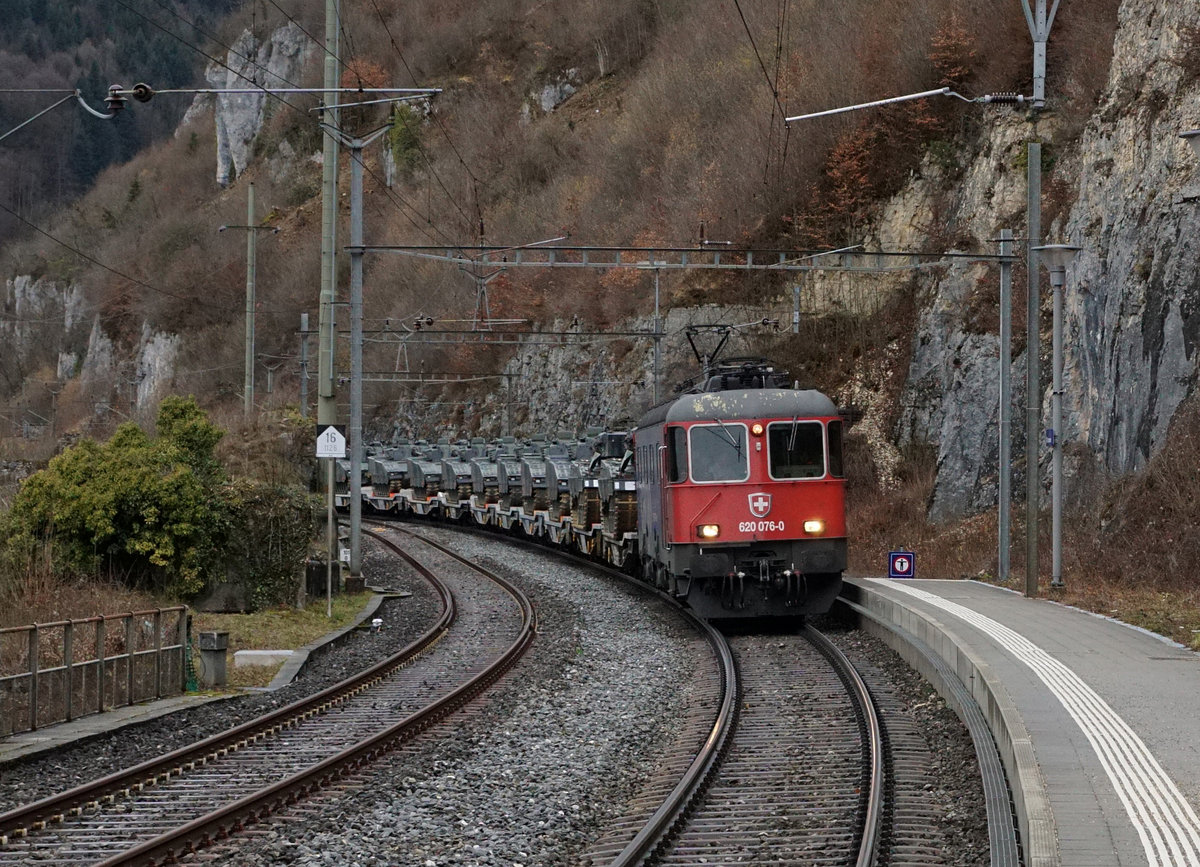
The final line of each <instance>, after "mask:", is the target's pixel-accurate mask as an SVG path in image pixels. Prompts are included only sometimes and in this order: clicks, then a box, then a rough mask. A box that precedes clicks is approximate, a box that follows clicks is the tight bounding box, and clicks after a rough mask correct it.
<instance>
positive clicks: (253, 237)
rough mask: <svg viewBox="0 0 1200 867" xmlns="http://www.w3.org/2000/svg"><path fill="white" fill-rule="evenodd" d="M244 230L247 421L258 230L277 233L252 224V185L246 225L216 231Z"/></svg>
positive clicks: (244, 401) (251, 384)
mask: <svg viewBox="0 0 1200 867" xmlns="http://www.w3.org/2000/svg"><path fill="white" fill-rule="evenodd" d="M226 229H245V230H246V370H245V378H244V381H243V387H242V395H243V398H242V412H243V413H244V415H245V417H246V419H247V420H249V419H250V417H251V416H252V415H253V414H254V291H255V287H254V281H255V272H256V271H257V268H258V265H257V260H258V245H257V238H258V230H259V229H270V230H271V231H272V232H278V231H279V229H277V228H274V227H272V226H257V225H255V224H254V184H249V185H248V189H247V190H246V225H244V226H232V225H225V226H221V227H220V228H218V229H217V231H218V232H224V231H225V230H226Z"/></svg>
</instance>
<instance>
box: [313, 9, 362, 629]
mask: <svg viewBox="0 0 1200 867" xmlns="http://www.w3.org/2000/svg"><path fill="white" fill-rule="evenodd" d="M338 5H339V4H338V0H325V74H324V84H325V88H326V91H327V92H328V91H330V90H331V89H332V88H335V87H337V86H338V64H337V61H338V20H339V17H340V16H339V14H338V13H339V11H340V10H339V9H338ZM335 101H336V102H340V100H335ZM321 114H322V121H323V122H324V123H326V124H329V125H330V126H328V127H326V128H325V136H324V139H323V140H322V146H321V156H322V160H321V301H320V306H319V311H318V323H317V429H318V430H324V429H325V428H326V427H327V426H329V425H332V424H335V423H336V422H337V398H336V397H335V396H334V391H333V384H334V383H333V377H334V369H333V339H334V325H333V311H334V306H333V302H334V289H335V288H336V285H335V279H336V275H337V257H336V253H335V250H334V241H335V238H334V232H335V231H336V229H337V160H338V143H337V140H336V139H335V138H334V137H333V133H332V132H331V131H330V130H331V129H336V128H337V127H338V121H339V114H340V113H339V111H338V110H337V109H336V108H334V109H328V108H327V109H325V110H324V111H323V112H322V113H321ZM325 462H326V464H327V465H328V466H327V467H326V473H325V478H326V484H325V487H326V491H325V496H326V497H327V498H328V506H329V510H328V511H329V517H328V519H327V521H326V523H327V524H328V526H327V527H326V528H325V542H326V546H327V550H328V554H327V555H326V556H327V557H328V563H327V572H326V583H327V584H329V583H330V581H331V580H332V577H331V576H332V570H333V562H334V558H335V557H336V556H337V522H336V521H335V520H334V517H333V458H325ZM358 474H359V471H358V467H357V466H355V465H351V473H350V475H351V477H352V478H358ZM326 608H327V609H329V613H330V614H332V610H331V609H332V602H331V601H327V603H326Z"/></svg>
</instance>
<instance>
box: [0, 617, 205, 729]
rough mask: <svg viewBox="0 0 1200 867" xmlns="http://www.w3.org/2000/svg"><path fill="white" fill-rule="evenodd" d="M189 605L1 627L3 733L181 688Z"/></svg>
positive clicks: (0, 713)
mask: <svg viewBox="0 0 1200 867" xmlns="http://www.w3.org/2000/svg"><path fill="white" fill-rule="evenodd" d="M187 620H188V616H187V607H186V606H177V607H174V608H156V609H153V610H151V611H135V612H130V613H128V614H109V615H105V616H103V617H89V618H87V619H84V620H62V621H58V622H56V623H35V624H34V625H32V626H14V627H9V628H7V629H0V737H4V736H6V735H11V734H15V733H17V732H24V731H33V730H35V729H37V728H40V727H42V726H47V725H52V724H53V723H58V722H64V721H66V720H71V719H75V718H76V717H80V716H86V715H88V714H93V713H101V712H103V711H105V710H107V709H110V708H113V707H118V706H121V705H131V704H136V703H137V702H140V701H147V700H149V699H153V698H162V697H163V696H167V695H178V694H179V693H182V692H183V690H184V686H185V665H184V653H185V650H186V646H187V645H186V641H187Z"/></svg>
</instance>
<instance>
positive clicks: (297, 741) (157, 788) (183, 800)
mask: <svg viewBox="0 0 1200 867" xmlns="http://www.w3.org/2000/svg"><path fill="white" fill-rule="evenodd" d="M380 541H381V542H382V543H383V544H385V545H388V546H389V547H392V548H393V549H394V550H395V551H396V552H397V554H398V555H399V556H401V557H403V558H404V559H405V560H407V561H408V562H409V563H410V564H411V565H412V566H413V567H414V568H415V569H416V570H417V571H418V572H419V573H421V574H422V575H423V576H424V577H426V579H427V580H430V581H431V582H432V583H433V584H434V586H435V587H437V588H438V592H439V593H440V594H441V596H442V600H443V614H442V618H441V619H440V620H439V622H438V623H437V624H436V625H435V626H434V627H432V628H431V629H430V630H429V631H428V632H426V633H425V635H423V636H422V637H421V638H419V639H418V640H417V641H415V642H413V644H411V645H409V647H407V648H405V649H404V650H402V651H400V652H399V653H397V654H396V655H394V656H393V657H391V658H390V659H388V660H385V661H384V662H383V663H381V664H380V665H378V666H375V667H374V668H372V669H370V670H369V671H367V672H364V673H363V674H360V675H357V676H355V677H353V678H350V679H348V680H347V681H345V682H343V683H342V684H339V685H338V686H335V687H332V688H330V689H328V690H326V691H324V692H322V693H320V694H318V695H316V696H313V697H310V698H308V699H305V700H302V701H299V702H296V703H295V704H293V705H289V706H288V707H286V708H283V709H281V710H279V711H277V712H275V713H272V714H270V715H268V716H265V717H262V718H260V719H258V720H255V721H253V722H250V723H247V724H245V725H242V726H239V727H238V728H236V729H233V730H231V731H230V732H227V733H225V734H222V735H219V736H217V737H214V738H209V739H207V740H205V741H202V742H200V743H198V744H196V745H194V746H191V747H188V748H185V749H182V750H177V751H175V752H173V753H170V754H168V755H166V756H162V757H160V758H158V759H155V760H153V761H149V762H145V763H143V764H141V765H138V766H136V767H134V768H131V769H129V770H126V771H122V772H120V773H117V774H113V775H111V776H109V777H105V778H103V779H101V780H97V781H95V782H93V783H90V784H87V785H85V786H80V787H78V788H76V789H73V790H71V791H69V792H65V793H63V794H60V795H56V796H53V797H50V798H46V799H43V800H42V801H39V802H37V803H35V804H31V805H28V806H25V807H21V808H18V809H16V810H12V811H10V812H8V813H5V814H3V815H0V864H5V863H20V864H27V863H29V862H30V861H36V862H38V863H42V864H73V865H75V864H94V863H99V864H104V865H116V864H153V863H164V862H166V861H169V860H171V859H172V858H174V857H175V856H176V855H178V854H182V853H184V852H190V851H194V850H196V849H197V848H200V847H203V846H204V845H206V844H207V843H208V842H211V841H213V840H215V839H218V838H220V837H223V836H226V835H228V834H230V833H234V832H236V831H237V830H239V829H241V828H243V827H245V826H246V825H248V824H250V823H253V822H254V821H256V820H257V819H259V818H261V817H263V816H265V815H267V814H269V813H270V812H271V810H273V809H275V808H277V807H278V806H280V805H283V804H287V803H292V802H294V801H296V800H298V799H300V798H303V797H304V796H305V794H307V793H310V792H313V791H316V790H318V789H319V788H320V787H321V786H323V785H325V784H328V783H329V782H331V781H334V780H336V779H337V778H338V777H340V776H342V775H344V774H347V773H350V772H351V771H353V770H354V769H355V768H357V767H358V766H360V765H362V764H364V763H367V762H370V761H371V760H373V759H374V758H375V757H376V756H377V755H378V754H379V753H380V752H382V751H384V750H387V749H390V748H392V747H394V746H395V745H397V744H399V743H401V742H403V741H404V740H406V739H408V738H411V737H413V736H414V735H415V734H417V733H418V732H420V731H422V730H423V729H425V728H427V727H428V726H430V725H432V724H434V723H436V722H437V721H438V720H440V719H442V718H443V717H445V716H447V715H448V714H450V713H452V712H453V711H454V710H456V709H458V708H459V707H462V706H463V705H464V704H466V703H467V702H468V701H470V700H471V699H472V698H473V697H474V696H476V695H478V694H479V693H480V692H482V691H483V690H484V689H486V688H487V687H488V686H489V685H491V684H492V683H494V682H495V681H496V680H497V679H498V678H499V677H500V676H501V675H502V674H503V673H504V672H505V671H507V670H508V669H509V668H510V667H511V666H512V665H513V664H514V663H515V661H516V660H517V659H518V658H519V657H520V655H521V654H522V653H523V652H524V650H525V649H526V648H527V647H528V645H529V643H530V642H531V641H532V639H533V635H534V633H535V629H536V618H535V615H534V612H533V608H532V605H531V604H530V602H529V600H528V599H527V598H526V597H525V596H524V594H522V593H521V592H520V591H519V590H518V589H517V588H515V587H514V586H513V585H511V584H510V583H509V582H507V581H505V580H504V579H502V578H500V577H499V576H496V575H492V574H491V573H488V572H486V571H485V570H482V569H479V568H478V567H474V566H472V565H471V564H469V563H466V562H465V561H459V560H456V561H455V568H453V569H451V570H448V572H447V576H446V577H444V578H439V577H437V576H434V574H433V573H432V572H431V571H430V570H428V569H427V568H426V567H424V566H422V565H421V564H420V563H418V562H417V561H416V560H415V559H413V558H412V557H411V556H409V555H408V554H406V553H404V552H402V551H400V550H399V549H398V548H396V547H395V546H394V544H393V543H391V542H389V541H388V540H386V539H383V538H380ZM422 544H431V545H433V546H434V547H435V548H436V547H440V546H437V545H436V544H435V543H430V542H428V541H427V540H422ZM464 565H465V566H467V567H469V568H470V569H471V570H473V571H474V572H475V573H477V575H476V577H475V578H468V577H466V575H465V570H464V569H463V568H462V567H463V566H464ZM451 572H453V573H456V574H454V575H453V576H451V575H450V574H449V573H451ZM479 575H483V576H485V577H486V578H487V579H488V581H487V582H486V583H485V582H481V581H479V580H478V576H479ZM505 611H507V613H508V615H509V617H507V618H504V617H497V616H496V615H497V613H498V612H505ZM460 627H461V628H460ZM430 684H433V685H435V686H436V687H437V689H436V690H434V691H436V692H437V693H438V694H437V695H432V694H430V690H429V685H430ZM448 684H449V685H448Z"/></svg>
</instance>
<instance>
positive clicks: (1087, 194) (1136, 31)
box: [1063, 0, 1200, 473]
mask: <svg viewBox="0 0 1200 867" xmlns="http://www.w3.org/2000/svg"><path fill="white" fill-rule="evenodd" d="M1198 27H1200V11H1197V7H1196V6H1195V5H1190V4H1170V3H1163V2H1151V0H1128V2H1126V3H1125V4H1123V6H1122V9H1121V28H1120V31H1119V33H1118V35H1117V40H1116V45H1115V52H1114V61H1113V65H1112V69H1111V72H1110V76H1109V81H1108V87H1107V88H1106V90H1105V93H1104V96H1103V98H1102V100H1101V103H1100V106H1099V109H1098V110H1097V112H1096V113H1095V115H1094V116H1093V118H1092V121H1091V123H1090V124H1089V125H1088V127H1087V129H1086V130H1085V132H1084V135H1083V138H1082V141H1081V142H1080V147H1079V151H1078V155H1077V156H1076V157H1075V159H1074V160H1073V163H1072V166H1071V168H1072V169H1073V171H1072V174H1073V175H1076V174H1077V176H1078V178H1079V200H1078V202H1077V203H1076V205H1075V207H1074V208H1073V209H1072V210H1071V214H1070V218H1069V219H1068V221H1067V223H1066V227H1065V237H1066V238H1067V239H1069V240H1070V241H1071V243H1075V244H1079V245H1080V246H1082V247H1083V248H1084V249H1083V251H1082V253H1081V254H1080V257H1079V262H1078V265H1077V266H1076V268H1075V269H1074V274H1073V279H1071V280H1069V282H1068V286H1067V289H1068V291H1067V295H1066V299H1065V304H1066V316H1067V319H1066V322H1067V325H1066V337H1065V345H1066V352H1065V354H1066V359H1067V364H1066V371H1065V377H1066V379H1065V383H1064V384H1065V394H1064V396H1063V401H1064V407H1065V410H1066V414H1067V419H1068V422H1067V424H1066V430H1065V432H1064V433H1065V434H1066V436H1067V437H1068V438H1069V439H1071V440H1076V441H1080V442H1083V443H1086V445H1087V447H1088V450H1089V451H1090V452H1091V453H1092V454H1094V455H1095V456H1096V457H1097V459H1098V460H1100V461H1102V462H1103V464H1104V466H1105V467H1106V468H1107V469H1108V470H1109V471H1111V472H1114V473H1125V472H1129V471H1131V470H1135V469H1138V468H1139V467H1141V466H1143V465H1144V464H1145V462H1146V459H1147V458H1148V457H1149V456H1150V455H1151V454H1153V453H1155V452H1156V451H1157V450H1158V449H1160V448H1161V447H1162V445H1163V441H1164V438H1165V437H1166V433H1167V427H1168V426H1169V425H1170V423H1171V419H1172V417H1173V415H1174V413H1175V410H1176V409H1177V408H1178V407H1179V405H1180V403H1181V402H1182V401H1183V400H1184V399H1185V398H1186V397H1187V396H1189V395H1190V394H1192V393H1193V392H1194V391H1195V387H1196V378H1197V357H1196V348H1197V339H1198V337H1200V312H1198V307H1200V200H1196V199H1195V198H1192V196H1194V195H1195V182H1196V180H1197V179H1198V178H1200V160H1197V159H1196V157H1195V155H1194V154H1193V153H1192V152H1191V150H1190V149H1189V148H1188V147H1187V146H1186V145H1185V144H1184V142H1183V141H1182V140H1181V139H1180V138H1179V133H1180V132H1182V131H1183V130H1186V129H1192V128H1195V127H1197V126H1200V86H1198V82H1197V80H1196V79H1197V74H1198V73H1200V70H1196V69H1194V68H1192V69H1190V70H1189V68H1188V65H1187V63H1186V62H1185V57H1186V55H1187V53H1188V51H1189V47H1188V44H1185V43H1187V41H1188V40H1190V41H1191V42H1192V43H1194V42H1195V40H1196V38H1197V37H1196V30H1195V28H1198ZM1189 28H1192V29H1191V30H1189ZM1185 34H1190V36H1186V37H1185ZM1190 50H1191V51H1193V52H1194V51H1195V46H1194V44H1193V45H1192V46H1191V49H1190ZM1193 63H1194V61H1193ZM1185 192H1186V193H1188V194H1189V195H1186V196H1185V195H1182V194H1183V193H1185Z"/></svg>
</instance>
